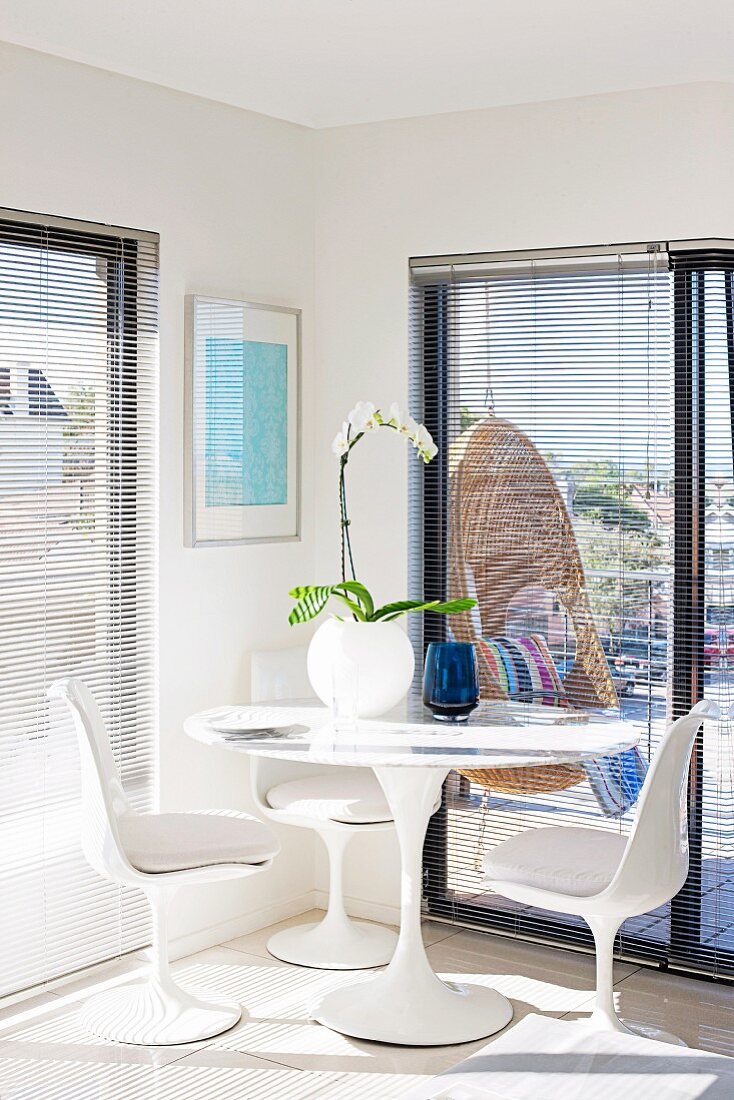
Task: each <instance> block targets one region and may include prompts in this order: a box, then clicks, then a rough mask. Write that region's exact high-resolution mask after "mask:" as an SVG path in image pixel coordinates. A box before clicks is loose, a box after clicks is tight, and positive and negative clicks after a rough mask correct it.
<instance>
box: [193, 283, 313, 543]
mask: <svg viewBox="0 0 734 1100" xmlns="http://www.w3.org/2000/svg"><path fill="white" fill-rule="evenodd" d="M300 356H301V311H300V310H299V309H287V308H285V307H282V306H264V305H259V304H258V303H256V302H236V301H228V300H227V299H223V298H205V297H202V296H200V295H197V294H193V295H188V296H187V298H186V437H187V438H186V445H187V456H186V467H187V475H188V476H187V491H186V503H187V509H186V511H187V515H186V527H187V531H186V541H187V543H188V545H190V546H218V545H223V544H230V545H231V544H235V543H248V542H280V541H285V540H295V539H298V538H299V537H300V500H299V496H300Z"/></svg>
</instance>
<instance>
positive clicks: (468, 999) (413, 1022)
mask: <svg viewBox="0 0 734 1100" xmlns="http://www.w3.org/2000/svg"><path fill="white" fill-rule="evenodd" d="M245 726H250V727H252V726H259V727H263V728H264V727H272V730H271V731H270V732H262V733H260V732H258V733H255V734H253V733H252V732H249V731H248V732H247V733H242V732H238V727H239V728H240V730H241V729H242V728H243V727H245ZM282 727H288V728H287V730H286V732H285V733H284V732H283V731H282ZM185 730H186V733H187V734H189V736H191V737H193V738H195V739H196V740H198V741H203V742H205V743H206V744H209V745H219V746H222V747H224V748H227V749H231V750H232V751H234V752H243V753H248V754H250V755H254V756H266V757H271V758H272V757H275V758H279V759H283V760H291V761H301V762H303V763H307V764H319V765H328V764H339V765H342V766H343V765H350V766H354V767H371V768H373V770H374V772H375V774H376V776H377V778H378V780H379V782H380V784H381V786H382V788H383V790H384V792H385V797H386V798H387V801H388V804H389V806H390V809H391V811H392V813H393V817H394V820H395V829H396V832H397V836H398V842H399V844H400V855H401V864H402V871H401V918H400V937H399V939H398V945H397V948H396V950H395V954H394V956H393V958H392V961H391V962H390V964H389V965H388V966H387V967H386V969H385V970H383V971H381V972H379V973H377V974H374V975H371V976H369V977H367V978H366V979H364V978H363V979H361V980H357V981H355V982H354V983H350V984H348V985H346V986H342V987H341V988H339V989H336V990H333V991H332V992H330V993H328V994H326V996H325V997H323V998H322V1000H321V1001H320V1003H319V1004H317V1005H315V1006H314V1008H313V1011H312V1016H313V1018H314V1019H316V1020H318V1021H319V1022H320V1023H322V1024H325V1025H326V1026H327V1027H329V1028H332V1029H333V1030H335V1031H339V1032H342V1033H343V1034H345V1035H352V1036H354V1037H356V1038H361V1039H372V1040H376V1041H378V1042H383V1043H399V1044H405V1045H409V1046H439V1045H444V1044H447V1043H462V1042H468V1041H470V1040H473V1039H481V1038H483V1037H484V1036H487V1035H492V1034H493V1033H494V1032H496V1031H499V1030H500V1029H501V1028H503V1027H505V1026H506V1025H507V1024H508V1023H509V1021H510V1020H511V1018H512V1007H511V1005H510V1003H509V1001H508V1000H507V999H506V998H505V997H503V996H502V994H500V993H498V992H497V991H496V990H494V989H488V988H486V987H484V986H477V985H454V984H449V983H445V982H442V981H441V980H440V978H439V977H438V976H437V975H436V974H435V972H434V971H433V969H432V968H431V965H430V962H429V960H428V957H427V955H426V952H425V949H424V946H423V939H422V936H421V884H422V880H423V869H422V860H423V843H424V840H425V836H426V830H427V828H428V821H429V818H430V816H431V814H432V812H433V809H434V807H435V804H436V800H437V799H438V797H439V796H440V792H441V787H442V785H443V782H444V780H445V779H446V776H447V775H448V774H449V772H450V771H451V770H452V769H453V768H515V767H517V768H519V767H522V768H527V767H536V766H539V765H543V764H570V763H578V762H579V761H583V760H587V759H592V758H594V757H599V756H612V755H615V754H616V753H620V752H623V751H624V750H625V749H629V748H631V747H632V746H633V745H635V744H636V743H637V741H638V739H639V736H640V734H639V731H637V730H636V729H635V727H634V726H633V724H632V723H630V722H623V721H621V720H619V719H617V718H613V717H608V716H606V715H602V714H588V715H587V714H579V713H578V712H570V711H563V710H559V709H556V708H552V707H544V706H539V705H536V704H531V703H528V704H525V703H485V704H482V706H481V707H480V708H479V710H478V711H476V712H475V714H474V715H472V717H471V718H470V720H469V722H467V723H463V724H461V725H443V724H440V723H438V722H435V721H434V720H433V719H432V718H431V715H430V714H429V713H428V712H427V711H426V710H425V709H424V708H423V707H422V705H421V704H420V702H419V701H418V700H407V701H406V702H405V703H404V704H403V705H401V707H400V708H397V709H396V710H395V711H392V712H390V714H389V715H387V716H385V717H384V718H380V719H370V720H367V719H360V720H359V722H357V723H356V724H355V725H354V726H353V727H349V728H343V727H340V728H338V729H337V728H335V726H334V724H333V722H332V719H331V715H330V712H329V711H328V710H327V709H326V708H324V707H320V706H318V707H317V706H307V705H281V704H276V705H272V706H268V705H264V706H239V707H217V708H215V709H213V710H209V711H205V712H203V713H201V714H196V715H193V716H192V717H191V718H188V719H187V720H186V723H185Z"/></svg>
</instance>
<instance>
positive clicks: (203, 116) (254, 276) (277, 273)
mask: <svg viewBox="0 0 734 1100" xmlns="http://www.w3.org/2000/svg"><path fill="white" fill-rule="evenodd" d="M0 181H1V188H0V205H3V206H5V207H10V208H13V207H16V208H19V209H22V210H31V211H40V212H44V213H50V214H59V215H63V216H67V217H74V218H83V219H89V220H91V221H97V222H109V223H112V224H117V225H124V226H133V227H136V228H140V229H152V230H156V231H158V232H159V233H160V235H161V283H160V371H161V386H160V412H161V431H160V484H161V503H160V705H161V748H160V775H161V784H162V789H161V802H162V808H164V809H183V808H194V807H197V806H200V807H206V806H228V807H235V808H236V807H241V808H246V807H247V805H248V798H247V794H246V764H245V762H244V761H243V760H238V759H236V758H235V757H233V755H232V754H231V753H224V752H221V753H218V752H216V751H212V750H208V749H205V748H204V747H203V746H198V745H196V744H194V743H193V742H192V741H190V740H189V739H188V738H187V737H185V735H184V734H183V731H182V723H183V720H184V718H185V717H186V716H187V715H188V714H190V713H192V712H193V711H196V710H200V709H202V708H204V707H207V706H210V705H213V704H215V703H221V702H223V701H227V700H232V701H238V700H246V699H247V697H248V690H249V677H248V653H249V650H250V649H251V648H253V647H256V646H267V647H277V646H280V645H284V644H286V643H288V642H289V641H292V640H293V639H292V637H291V636H290V635H289V630H290V628H289V626H288V625H287V621H286V619H287V613H288V607H289V600H288V597H287V591H288V588H290V587H292V585H293V584H294V583H297V582H298V581H307V580H309V578H310V577H311V575H312V572H313V530H314V528H313V518H312V509H311V508H310V506H309V505H310V502H311V499H312V493H313V468H312V435H311V431H310V428H309V425H310V423H311V415H310V411H311V409H312V405H313V354H312V343H313V325H312V318H313V209H312V201H313V135H312V134H311V133H310V132H309V131H307V130H304V129H302V128H300V127H297V126H293V125H290V124H288V123H283V122H279V121H275V120H273V119H268V118H265V117H263V116H259V115H254V114H250V113H248V112H245V111H240V110H237V109H235V108H229V107H224V106H220V105H217V104H215V103H211V102H209V101H207V100H203V99H197V98H194V97H192V96H186V95H182V94H179V93H176V92H172V91H167V90H165V89H163V88H159V87H156V86H154V85H151V84H144V83H142V82H139V81H135V80H128V79H126V78H124V77H119V76H114V75H112V74H109V73H105V72H102V71H100V70H96V69H92V68H87V67H84V66H80V65H76V64H71V63H69V62H65V61H61V60H58V59H55V58H52V57H49V56H46V55H43V54H38V53H33V52H30V51H26V50H22V49H17V48H14V47H8V46H4V45H0ZM194 292H198V293H202V294H213V295H222V296H225V297H241V298H245V299H255V300H261V301H264V302H272V303H277V304H283V305H289V306H300V307H301V308H302V309H303V310H304V314H303V340H304V349H303V350H304V356H303V379H304V418H303V422H304V429H305V431H304V449H303V452H304V453H303V457H304V535H303V540H302V541H301V542H300V543H286V544H280V545H269V546H253V547H233V548H224V549H197V550H192V549H186V548H185V547H184V543H183V484H182V478H183V336H184V325H183V304H184V295H185V294H187V293H194ZM288 835H289V847H288V857H287V858H284V859H282V860H281V861H279V862H278V863H277V865H276V867H275V868H274V870H273V872H272V873H271V874H270V875H268V876H257V877H255V878H252V879H249V880H246V881H243V882H241V883H228V884H226V885H223V886H222V887H220V888H217V891H216V893H215V891H213V890H210V891H208V892H204V891H203V890H202V891H196V892H194V891H189V897H188V898H187V904H186V906H185V907H179V909H178V912H177V915H176V920H177V924H176V926H175V927H174V929H173V933H174V935H176V934H179V935H183V934H187V933H191V932H193V931H195V930H196V929H197V928H205V927H207V926H208V925H212V924H218V923H221V922H225V921H228V920H230V919H235V918H239V917H240V916H241V915H243V914H246V913H248V912H254V911H256V910H258V909H259V908H260V907H262V906H264V905H266V904H270V903H275V904H280V905H282V906H287V903H288V901H289V899H291V898H298V897H301V896H302V895H303V894H304V892H308V891H310V890H311V888H312V852H313V843H312V838H311V836H310V835H309V834H305V833H303V832H302V831H296V830H290V831H289V834H288Z"/></svg>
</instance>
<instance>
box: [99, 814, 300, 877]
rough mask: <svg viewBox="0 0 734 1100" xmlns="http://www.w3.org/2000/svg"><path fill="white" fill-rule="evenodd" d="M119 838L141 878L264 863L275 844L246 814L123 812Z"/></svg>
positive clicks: (268, 832)
mask: <svg viewBox="0 0 734 1100" xmlns="http://www.w3.org/2000/svg"><path fill="white" fill-rule="evenodd" d="M119 830H120V840H121V841H122V846H123V848H124V849H125V852H126V854H127V857H128V859H129V860H130V862H131V863H132V865H133V867H137V869H138V870H139V871H144V872H146V874H151V875H157V874H163V873H165V872H166V871H186V870H189V869H191V868H193V867H210V866H212V865H215V864H222V863H247V864H257V863H265V862H266V861H267V860H269V859H272V858H273V856H275V855H277V853H278V851H279V850H280V844H279V842H278V839H277V837H276V836H275V834H274V833H273V831H272V829H270V828H269V827H268V826H267V825H265V824H263V822H262V821H258V820H257V819H256V818H254V817H250V816H249V815H248V814H240V813H234V812H232V811H226V812H221V813H216V812H215V813H181V814H125V815H124V816H123V817H121V818H120V820H119Z"/></svg>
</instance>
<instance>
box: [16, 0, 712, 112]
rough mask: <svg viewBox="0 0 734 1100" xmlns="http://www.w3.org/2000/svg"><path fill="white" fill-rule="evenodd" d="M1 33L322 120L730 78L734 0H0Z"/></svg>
mask: <svg viewBox="0 0 734 1100" xmlns="http://www.w3.org/2000/svg"><path fill="white" fill-rule="evenodd" d="M0 40H5V41H8V42H14V43H17V44H19V45H22V46H29V47H31V48H32V49H36V50H42V51H44V52H46V53H51V54H57V55H58V56H60V57H65V58H69V59H72V60H74V61H81V62H85V63H86V64H89V65H95V66H97V67H99V68H102V69H109V70H111V71H113V72H117V73H124V74H126V75H128V76H133V77H138V78H140V79H141V80H148V81H152V82H154V83H156V84H162V85H165V86H166V87H169V88H177V89H179V90H181V91H186V92H192V93H194V94H196V95H201V96H206V97H208V98H210V99H215V100H220V101H221V102H223V103H230V104H234V105H235V106H238V107H245V108H248V109H250V110H253V111H260V112H262V113H263V114H267V115H273V116H275V117H276V118H284V119H289V120H291V121H292V122H299V123H302V124H304V125H306V126H316V127H322V126H339V125H343V124H349V123H356V122H370V121H375V120H378V119H387V118H401V117H406V116H411V115H429V114H438V113H441V112H445V111H463V110H470V109H472V108H477V107H491V106H497V105H500V104H508V103H527V102H534V101H538V100H547V99H558V98H563V97H567V96H580V95H591V94H593V93H596V92H610V91H622V90H626V89H633V88H648V87H656V86H661V85H667V84H686V83H690V82H694V81H702V80H720V81H734V0H208V2H207V0H0Z"/></svg>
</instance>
